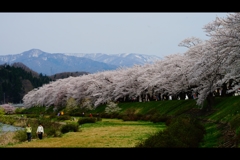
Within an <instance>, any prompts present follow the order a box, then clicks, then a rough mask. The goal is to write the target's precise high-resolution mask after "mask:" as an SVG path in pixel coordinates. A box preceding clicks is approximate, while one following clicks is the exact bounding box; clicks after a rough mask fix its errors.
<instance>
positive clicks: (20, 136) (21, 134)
mask: <svg viewBox="0 0 240 160" xmlns="http://www.w3.org/2000/svg"><path fill="white" fill-rule="evenodd" d="M13 138H14V139H15V140H17V141H19V142H25V141H26V140H27V135H26V131H25V130H17V131H16V133H15V136H14V137H13Z"/></svg>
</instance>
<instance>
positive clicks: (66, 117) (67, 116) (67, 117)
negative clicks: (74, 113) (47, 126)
mask: <svg viewBox="0 0 240 160" xmlns="http://www.w3.org/2000/svg"><path fill="white" fill-rule="evenodd" d="M70 119H71V116H69V115H62V116H57V120H60V121H62V120H70Z"/></svg>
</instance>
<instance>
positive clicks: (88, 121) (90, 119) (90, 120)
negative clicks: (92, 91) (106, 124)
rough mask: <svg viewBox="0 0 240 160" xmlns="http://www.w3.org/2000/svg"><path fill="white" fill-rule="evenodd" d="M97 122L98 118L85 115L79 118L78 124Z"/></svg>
mask: <svg viewBox="0 0 240 160" xmlns="http://www.w3.org/2000/svg"><path fill="white" fill-rule="evenodd" d="M95 122H96V118H94V117H84V118H79V119H78V124H79V125H81V124H84V123H95Z"/></svg>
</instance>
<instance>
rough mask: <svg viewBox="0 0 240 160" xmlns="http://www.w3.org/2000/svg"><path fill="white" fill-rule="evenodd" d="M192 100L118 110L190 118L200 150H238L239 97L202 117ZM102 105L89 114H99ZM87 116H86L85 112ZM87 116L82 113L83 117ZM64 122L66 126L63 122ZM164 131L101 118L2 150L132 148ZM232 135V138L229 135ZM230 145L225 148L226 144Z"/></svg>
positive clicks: (132, 104)
mask: <svg viewBox="0 0 240 160" xmlns="http://www.w3.org/2000/svg"><path fill="white" fill-rule="evenodd" d="M195 104H196V102H195V101H194V100H172V101H150V102H123V103H119V104H118V106H119V107H120V108H121V111H120V114H124V113H129V111H131V113H132V114H134V115H145V116H146V117H147V115H149V116H150V117H151V115H152V114H153V113H158V114H160V115H167V116H173V117H178V116H181V115H190V116H192V117H195V118H198V119H200V120H201V121H202V123H203V124H204V126H205V128H206V134H205V135H204V139H203V142H202V143H201V144H200V146H199V147H200V148H218V147H222V148H224V147H226V148H230V147H232V146H233V144H234V146H235V147H238V148H239V147H240V146H239V143H238V142H239V139H240V138H239V137H240V114H239V111H240V96H237V97H224V98H222V97H216V99H215V104H214V107H213V110H212V111H211V112H207V113H203V112H202V111H201V109H199V107H198V106H196V105H195ZM105 107H106V105H102V106H99V107H98V108H97V109H95V110H93V111H91V113H92V114H93V115H96V113H100V114H103V113H104V109H105ZM89 113H90V112H89ZM87 114H88V113H86V115H87ZM65 122H70V121H69V120H66V121H65ZM164 128H166V126H165V124H164V122H162V123H152V122H150V121H139V120H138V121H123V120H121V119H112V118H103V119H102V121H97V122H96V123H87V124H83V125H81V127H80V130H79V131H78V132H68V133H65V134H63V135H62V137H44V139H43V140H41V141H40V140H38V139H36V138H35V139H34V140H33V141H32V142H30V143H28V142H21V143H17V144H9V145H6V146H4V147H6V148H7V147H53V148H54V147H63V148H64V147H66V148H69V147H70V148H71V147H73V148H75V147H83V148H85V147H90V148H92V147H94V148H98V147H101V148H102V147H107V148H111V147H113V148H114V147H134V146H135V145H136V144H137V143H138V142H140V141H142V140H144V139H146V138H148V137H149V136H150V135H152V134H153V133H155V132H157V131H160V130H162V129H164ZM230 132H232V133H233V134H231V135H229V133H230ZM230 143H231V144H232V145H229V144H230Z"/></svg>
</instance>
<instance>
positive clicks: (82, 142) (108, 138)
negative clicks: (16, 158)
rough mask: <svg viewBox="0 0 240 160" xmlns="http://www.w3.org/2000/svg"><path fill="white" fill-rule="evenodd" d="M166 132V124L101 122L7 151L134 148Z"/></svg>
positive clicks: (20, 145) (118, 121)
mask: <svg viewBox="0 0 240 160" xmlns="http://www.w3.org/2000/svg"><path fill="white" fill-rule="evenodd" d="M164 128H165V124H163V123H157V124H154V123H152V122H144V121H123V120H120V119H102V121H98V122H96V123H87V124H83V125H81V127H80V130H79V131H78V132H68V133H66V134H64V135H63V136H62V137H54V138H45V137H44V138H43V139H42V140H39V139H34V140H33V141H31V142H22V143H18V144H15V145H8V146H6V147H10V148H11V147H14V148H16V147H20V148H23V147H27V148H35V147H50V148H59V147H60V148H64V147H66V148H78V147H82V148H99V147H100V148H104V147H107V148H116V147H117V148H119V147H120V148H121V147H124V148H125V147H127V148H129V147H134V146H135V145H136V144H137V143H138V142H140V141H142V140H144V139H146V138H147V137H149V135H151V134H153V133H156V132H158V131H160V130H162V129H164Z"/></svg>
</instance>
